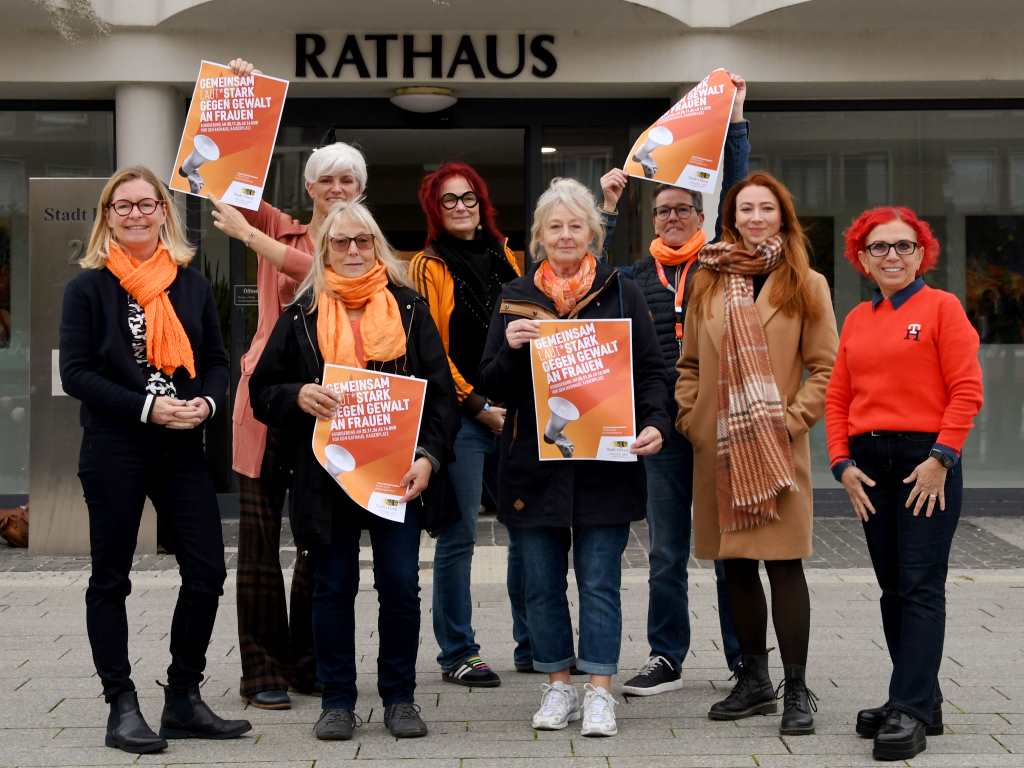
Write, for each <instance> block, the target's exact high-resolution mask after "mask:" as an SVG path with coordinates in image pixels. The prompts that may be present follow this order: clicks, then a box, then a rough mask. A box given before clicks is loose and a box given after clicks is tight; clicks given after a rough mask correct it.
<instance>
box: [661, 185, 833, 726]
mask: <svg viewBox="0 0 1024 768" xmlns="http://www.w3.org/2000/svg"><path fill="white" fill-rule="evenodd" d="M722 222H723V230H722V240H721V242H719V243H715V244H712V245H707V246H705V247H704V248H702V249H701V252H700V255H699V256H698V258H699V259H700V263H701V270H700V272H698V275H697V278H696V279H695V282H694V289H693V295H692V297H691V299H690V303H689V307H688V309H687V312H686V318H685V323H684V332H683V352H682V355H681V356H680V359H679V362H678V364H677V370H678V373H679V378H678V381H677V384H676V401H677V403H678V405H679V414H678V417H677V420H676V426H677V428H678V429H679V431H680V432H682V433H683V434H684V435H685V436H686V437H687V438H688V439H689V441H690V443H691V444H692V445H693V453H694V473H693V474H694V480H693V531H694V537H695V547H694V548H695V551H696V555H697V557H699V558H703V559H713V560H721V561H722V565H723V568H724V571H725V576H726V583H727V584H728V588H729V599H730V602H731V604H732V609H733V618H734V620H735V623H736V629H737V635H738V636H739V640H740V650H741V652H742V654H743V664H742V669H737V670H736V675H737V683H736V686H735V688H734V689H733V691H732V692H731V693H730V694H729V696H728V697H727V698H726V699H724V700H723V701H720V702H718V703H716V704H714V705H713V706H712V707H711V710H710V711H709V713H708V716H709V717H710V718H711V719H713V720H738V719H740V718H744V717H750V716H751V715H756V714H766V713H771V712H775V711H777V708H778V705H777V704H776V697H775V690H774V688H773V686H772V683H771V679H770V678H769V676H768V651H767V648H766V637H767V631H768V605H767V601H766V600H765V594H764V589H763V587H762V586H761V579H760V575H759V567H760V565H759V563H760V561H762V560H763V561H764V564H765V571H766V572H767V574H768V579H769V581H770V582H771V587H772V589H771V594H772V606H771V609H772V617H773V619H774V624H775V632H776V635H777V636H778V640H779V652H780V654H781V656H782V662H783V666H784V669H785V689H786V692H785V697H784V707H785V708H784V711H783V715H782V722H781V725H780V729H779V730H780V732H781V733H782V734H784V735H798V734H808V733H813V732H814V718H813V715H812V714H811V713H812V711H813V710H814V709H815V700H814V695H813V694H812V693H811V692H810V691H809V690H808V689H807V686H806V683H805V667H806V664H807V646H808V639H809V636H810V614H811V609H810V596H809V593H808V590H807V582H806V580H805V578H804V572H803V563H802V560H803V558H805V557H808V556H809V555H810V554H811V522H812V499H813V497H812V490H811V466H810V465H811V456H810V440H809V434H808V433H809V431H810V429H811V427H812V426H814V423H815V422H816V421H817V420H818V419H819V418H821V416H822V413H823V412H824V405H825V388H826V386H827V385H828V380H829V377H830V376H831V374H832V364H833V361H834V360H835V356H836V347H837V344H838V334H837V333H836V320H835V314H834V313H833V310H832V299H831V296H830V295H829V289H828V283H827V282H826V281H825V278H824V277H823V276H822V275H820V274H819V273H817V272H815V271H813V270H812V269H811V268H810V263H809V258H808V254H807V245H806V239H805V237H804V234H803V230H802V229H801V227H800V221H799V219H798V218H797V216H796V211H795V210H794V208H793V201H792V198H791V196H790V194H789V191H788V190H787V189H786V188H785V186H783V185H782V184H781V183H780V182H779V181H777V180H776V179H775V178H773V177H772V176H770V175H769V174H766V173H754V174H751V175H750V176H748V177H747V178H746V179H744V180H743V181H742V182H740V183H738V184H736V185H734V186H733V187H732V189H730V190H729V194H728V196H727V197H726V200H725V204H724V206H723V208H722ZM805 371H806V373H807V376H806V378H804V372H805Z"/></svg>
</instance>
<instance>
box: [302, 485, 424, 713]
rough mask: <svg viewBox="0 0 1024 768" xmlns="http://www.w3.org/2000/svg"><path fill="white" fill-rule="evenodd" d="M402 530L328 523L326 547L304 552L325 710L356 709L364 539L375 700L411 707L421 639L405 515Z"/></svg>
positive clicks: (378, 522)
mask: <svg viewBox="0 0 1024 768" xmlns="http://www.w3.org/2000/svg"><path fill="white" fill-rule="evenodd" d="M411 507H412V505H409V508H407V509H406V519H405V522H404V523H396V522H393V521H391V520H383V519H382V518H379V517H376V516H374V515H371V514H370V513H369V512H366V513H364V515H363V516H362V517H361V518H360V520H359V521H345V523H344V524H340V523H339V521H338V520H335V525H334V526H333V531H332V534H333V536H334V541H333V542H332V543H331V544H330V545H322V546H319V547H314V548H312V549H311V550H310V565H311V566H312V573H313V646H314V652H315V654H316V672H317V678H318V679H319V680H320V682H321V683H322V684H323V687H324V693H323V699H322V706H323V708H324V709H348V710H354V709H355V705H356V644H355V639H356V638H355V635H356V613H355V600H356V594H357V593H358V592H359V535H360V532H361V531H360V522H361V523H362V527H364V528H367V529H369V531H370V543H371V544H372V546H373V586H374V588H375V589H376V590H377V600H378V602H379V604H380V612H379V616H378V619H377V634H378V637H379V638H380V648H379V651H378V655H377V692H378V693H379V694H380V698H381V700H382V701H383V702H384V706H389V705H391V704H396V703H398V702H403V701H412V700H413V692H414V691H415V689H416V652H417V649H418V646H419V639H420V585H419V548H420V528H419V525H418V524H417V522H416V518H415V516H414V515H410V508H411Z"/></svg>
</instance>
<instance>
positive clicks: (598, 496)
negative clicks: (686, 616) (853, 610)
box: [480, 179, 672, 736]
mask: <svg viewBox="0 0 1024 768" xmlns="http://www.w3.org/2000/svg"><path fill="white" fill-rule="evenodd" d="M603 232H604V230H603V228H602V227H601V222H600V218H599V217H598V213H597V206H596V204H595V202H594V197H593V195H591V193H590V192H589V191H588V190H587V189H586V188H585V187H584V186H583V185H582V184H580V183H579V182H578V181H575V180H573V179H555V180H554V181H552V182H551V186H550V187H549V188H548V190H547V191H546V192H545V193H544V194H543V195H541V197H540V200H538V202H537V209H536V211H535V212H534V216H533V229H532V231H531V233H530V253H531V254H532V256H533V258H534V260H536V261H538V262H539V263H538V266H537V269H536V270H535V271H534V273H533V274H530V275H528V276H525V277H521V278H519V279H517V280H513V281H512V282H510V283H506V284H505V285H504V287H503V288H502V291H501V297H500V300H499V301H498V303H497V309H496V311H495V315H494V318H493V320H492V321H491V326H490V329H489V331H488V336H487V345H486V347H485V349H484V354H483V359H482V361H481V364H480V385H481V387H482V388H483V389H484V391H486V392H487V393H488V394H490V395H491V396H492V397H495V398H498V399H500V400H502V401H504V402H505V403H506V407H507V413H506V417H505V424H504V429H503V431H502V435H501V451H500V452H499V457H500V458H499V464H498V518H499V519H500V520H501V522H502V523H504V524H505V525H506V526H508V529H509V535H510V536H511V537H512V538H513V539H514V540H515V543H516V546H517V547H518V548H519V551H520V552H521V554H522V559H523V566H524V567H523V571H524V573H525V574H526V576H525V582H526V583H525V586H526V613H527V616H528V617H529V625H530V644H531V646H532V648H533V666H534V668H535V669H536V670H537V671H538V672H547V673H548V678H549V680H548V683H547V684H546V685H545V686H544V693H543V696H542V699H541V706H540V709H538V710H537V712H536V714H534V716H533V727H534V728H537V729H538V730H559V729H562V728H565V727H566V726H567V725H568V723H569V722H570V721H574V720H579V719H580V717H581V716H582V719H583V727H582V733H583V735H584V736H613V735H615V734H616V733H617V732H618V728H617V726H616V722H615V709H614V708H615V700H614V699H613V698H612V696H611V692H610V691H611V680H612V675H614V674H615V673H616V672H617V671H618V662H619V651H620V648H621V644H622V606H621V603H620V599H619V588H620V585H621V576H622V572H621V560H622V552H623V550H624V549H625V547H626V541H627V540H628V538H629V524H630V523H631V522H632V521H633V520H641V519H643V517H644V510H645V505H646V500H645V493H644V491H643V488H644V476H643V466H642V465H641V464H640V463H639V462H598V461H574V462H561V461H543V462H542V461H540V458H539V456H538V451H537V423H536V418H535V415H534V397H533V382H532V377H531V370H530V353H529V341H530V340H531V339H536V338H538V337H539V335H540V334H539V322H538V321H539V320H540V319H550V320H553V319H580V320H593V319H612V318H629V319H630V320H631V321H632V338H631V348H632V358H633V391H634V407H635V417H636V426H637V430H638V431H639V433H638V435H637V439H636V440H635V442H634V443H633V445H632V446H631V448H630V452H631V453H633V454H635V455H638V456H648V455H651V454H654V453H657V452H658V451H659V450H660V449H661V445H662V441H663V439H664V437H665V436H666V435H667V434H668V432H669V430H670V429H671V428H672V425H671V421H670V419H669V415H668V410H667V405H668V397H669V393H668V380H667V378H666V376H665V374H664V362H663V361H662V359H661V352H660V350H659V347H658V340H657V337H656V336H655V333H654V325H653V323H652V321H651V317H650V313H649V312H648V311H647V304H646V303H645V302H644V299H643V296H642V294H641V293H640V289H639V288H638V287H637V285H636V283H635V282H633V281H632V280H626V279H624V278H623V277H622V276H621V275H620V274H619V272H618V271H617V270H616V269H615V268H614V267H611V266H609V265H608V263H607V262H605V261H598V260H597V259H596V258H595V257H594V253H593V252H591V250H590V248H591V247H593V248H594V251H596V252H598V253H599V252H600V250H601V241H602V239H603ZM591 243H594V245H593V246H591ZM570 547H572V552H573V562H574V566H575V573H576V582H577V585H578V588H579V597H580V599H579V606H580V612H579V653H578V654H577V653H575V652H574V650H573V631H572V623H571V619H570V616H569V603H568V600H567V599H566V576H567V573H568V555H569V550H570ZM574 664H575V666H576V668H577V669H578V670H579V671H581V672H585V673H589V674H590V682H589V683H587V685H586V686H585V690H586V694H585V696H584V699H583V704H582V707H581V706H580V701H579V696H578V694H577V691H576V689H575V688H574V687H573V686H572V685H571V683H570V681H569V670H570V669H571V668H572V666H573V665H574Z"/></svg>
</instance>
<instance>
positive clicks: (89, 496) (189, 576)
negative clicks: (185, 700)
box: [78, 424, 226, 701]
mask: <svg viewBox="0 0 1024 768" xmlns="http://www.w3.org/2000/svg"><path fill="white" fill-rule="evenodd" d="M78 477H79V478H80V479H81V481H82V490H83V491H84V492H85V501H86V504H87V505H88V508H89V542H90V554H91V557H92V575H91V576H90V577H89V588H88V589H87V590H86V593H85V607H86V608H85V621H86V627H87V629H88V632H89V644H90V645H91V646H92V656H93V661H94V662H95V664H96V672H97V674H98V675H99V677H100V680H101V681H102V682H103V695H104V696H105V697H106V698H107V701H111V700H112V699H114V698H115V697H116V696H118V695H119V694H121V693H123V692H125V691H133V690H135V686H134V685H133V684H132V681H131V663H130V662H129V661H128V615H127V612H126V610H125V600H126V598H127V597H128V595H129V594H130V593H131V591H132V585H131V580H130V578H129V574H130V572H131V568H132V557H133V556H134V554H135V544H136V540H137V538H138V535H139V523H140V522H141V520H142V509H143V506H144V505H145V502H146V498H147V497H149V499H150V500H151V501H152V502H153V506H154V508H155V509H156V513H157V515H158V516H160V517H161V518H164V524H165V525H167V526H168V530H170V531H172V532H173V539H174V544H175V550H174V552H175V557H176V558H177V561H178V568H179V570H180V572H181V589H180V590H179V592H178V601H177V604H176V605H175V608H174V616H173V618H172V619H171V639H170V645H171V665H170V666H169V667H168V668H167V682H168V684H169V685H171V686H173V687H176V688H187V687H190V686H194V685H198V684H199V683H200V682H201V681H202V679H203V670H205V669H206V649H207V647H208V646H209V644H210V636H211V635H212V634H213V623H214V621H215V619H216V617H217V603H218V600H219V598H220V596H221V595H222V594H223V585H224V579H225V577H226V571H225V568H224V539H223V534H222V532H221V526H220V513H219V510H218V508H217V496H216V493H215V492H214V488H213V483H212V481H211V480H210V474H209V472H208V471H207V468H206V458H205V455H204V450H203V443H202V432H201V431H188V432H172V431H170V430H166V429H161V428H159V427H150V426H143V425H141V424H140V425H139V428H137V429H132V430H127V431H119V432H104V431H99V430H88V431H86V432H85V434H84V435H83V437H82V451H81V454H80V456H79V464H78Z"/></svg>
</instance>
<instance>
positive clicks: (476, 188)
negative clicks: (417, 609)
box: [409, 163, 533, 687]
mask: <svg viewBox="0 0 1024 768" xmlns="http://www.w3.org/2000/svg"><path fill="white" fill-rule="evenodd" d="M419 198H420V206H421V207H422V208H423V213H424V214H426V217H427V242H426V245H425V247H424V249H423V250H422V251H421V252H420V253H417V254H416V255H415V256H413V258H412V261H411V262H410V264H409V274H410V276H411V278H412V281H413V285H414V286H415V288H416V290H418V291H419V292H420V293H421V294H423V296H424V297H426V299H427V304H428V306H429V307H430V314H431V315H432V316H433V318H434V322H435V323H436V324H437V328H438V330H439V331H440V332H441V343H442V344H443V345H444V349H445V353H446V354H447V355H448V364H449V367H450V368H451V372H452V376H453V377H454V379H455V389H456V393H457V394H458V399H459V406H460V411H461V416H462V426H461V428H460V429H459V433H458V436H457V437H456V438H455V461H454V463H452V464H450V465H449V468H448V471H449V477H450V478H451V481H452V487H453V489H454V491H455V502H456V504H457V505H458V507H459V510H460V512H461V515H462V516H461V520H460V521H459V522H458V523H456V524H455V525H453V526H452V527H450V528H448V529H447V530H446V531H443V532H442V533H441V534H440V535H439V536H438V539H437V546H436V548H435V550H434V598H433V600H434V602H433V618H434V636H435V637H436V638H437V644H438V646H439V647H440V653H439V654H438V656H437V662H438V664H440V666H441V676H442V679H443V680H445V681H446V682H450V683H456V684H458V685H466V686H470V687H494V686H497V685H500V684H501V679H500V678H499V677H498V675H497V674H495V672H494V671H493V670H492V669H491V668H490V667H489V666H488V665H487V663H486V662H484V661H483V660H482V659H481V658H480V645H479V644H478V643H477V642H476V636H475V633H474V631H473V625H472V619H473V606H472V599H471V596H470V587H469V576H470V569H471V567H472V563H473V548H474V546H475V544H476V521H477V516H478V515H479V513H480V496H481V493H482V492H483V474H484V462H485V460H486V459H487V456H488V455H489V454H492V453H494V452H495V451H496V450H497V440H498V435H500V434H501V430H502V427H503V426H504V423H505V409H504V408H502V407H500V406H499V405H498V404H497V403H493V402H491V401H490V400H489V399H487V397H486V396H485V395H484V394H482V393H481V392H479V391H478V389H477V369H478V368H479V367H480V357H481V355H482V354H483V351H484V343H485V342H486V340H487V328H488V325H489V324H490V321H491V315H492V314H493V312H494V304H495V302H496V301H497V298H498V294H499V293H500V291H501V285H502V283H506V282H508V281H510V280H514V279H515V278H516V277H518V276H519V274H520V271H519V266H518V263H517V261H516V259H515V256H514V255H513V254H512V251H511V250H509V248H508V244H507V241H506V239H505V237H504V236H503V235H502V234H501V232H500V231H499V230H498V226H497V224H496V223H495V210H494V205H493V204H492V203H491V196H490V194H489V192H488V190H487V184H486V183H485V182H484V180H483V179H482V178H480V174H478V173H477V172H476V171H475V170H474V169H473V168H472V167H470V166H468V165H465V164H464V163H444V164H443V165H441V167H440V168H438V169H437V170H436V171H434V172H433V173H430V174H428V175H427V176H425V177H424V179H423V182H422V183H421V184H420V191H419ZM513 559H514V558H513V553H511V552H510V563H511V562H512V561H513ZM511 571H512V572H511V573H510V590H509V591H510V594H511V595H513V596H518V595H519V592H521V586H519V581H520V580H521V576H520V575H519V574H518V573H517V572H516V569H515V568H512V569H511ZM513 580H514V581H515V582H516V583H515V584H512V583H511V582H512V581H513ZM519 602H521V600H520V601H519ZM516 605H517V600H516V598H515V597H513V611H512V613H513V635H514V636H516V637H517V639H518V642H519V646H520V647H519V648H517V656H520V655H521V656H523V657H524V658H521V659H518V660H517V667H518V666H520V665H522V666H523V667H526V666H529V667H530V668H531V669H532V666H533V660H532V658H525V656H526V655H527V654H528V652H529V651H528V649H527V647H526V644H527V643H528V641H527V640H526V630H525V618H524V617H523V615H522V614H523V613H524V611H522V610H521V609H518V610H517V608H516V607H515V606H516Z"/></svg>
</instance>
